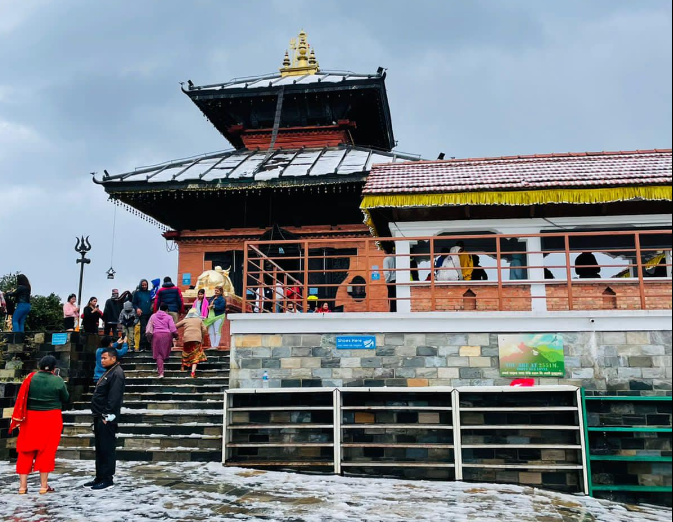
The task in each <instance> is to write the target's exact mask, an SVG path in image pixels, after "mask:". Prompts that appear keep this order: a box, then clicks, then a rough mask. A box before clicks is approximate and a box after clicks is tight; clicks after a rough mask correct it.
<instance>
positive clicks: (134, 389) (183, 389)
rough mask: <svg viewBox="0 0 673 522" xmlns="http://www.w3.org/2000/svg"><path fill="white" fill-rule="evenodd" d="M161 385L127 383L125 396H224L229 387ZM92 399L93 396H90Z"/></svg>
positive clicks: (162, 380)
mask: <svg viewBox="0 0 673 522" xmlns="http://www.w3.org/2000/svg"><path fill="white" fill-rule="evenodd" d="M158 380H159V382H160V383H159V384H139V383H138V382H137V381H138V379H133V380H128V381H126V386H125V388H124V396H126V394H127V393H220V394H222V393H223V392H224V390H226V389H227V386H225V385H223V384H205V381H198V382H200V383H201V384H198V383H195V381H196V379H194V380H190V381H187V383H186V384H182V383H175V384H168V383H165V382H164V381H166V379H165V378H164V379H158ZM88 396H89V397H90V396H91V394H88Z"/></svg>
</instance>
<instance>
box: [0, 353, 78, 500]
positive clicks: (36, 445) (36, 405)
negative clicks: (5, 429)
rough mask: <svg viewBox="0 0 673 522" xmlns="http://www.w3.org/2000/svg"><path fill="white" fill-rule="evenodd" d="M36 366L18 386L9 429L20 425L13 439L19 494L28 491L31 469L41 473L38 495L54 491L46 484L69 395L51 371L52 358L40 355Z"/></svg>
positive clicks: (61, 382)
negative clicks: (36, 369)
mask: <svg viewBox="0 0 673 522" xmlns="http://www.w3.org/2000/svg"><path fill="white" fill-rule="evenodd" d="M38 367H39V370H38V371H36V372H33V373H31V374H30V375H29V376H28V377H26V379H25V380H24V381H23V384H22V385H21V389H20V390H19V396H18V397H17V400H16V404H15V405H14V413H13V414H12V422H11V425H10V432H11V431H12V430H13V429H14V428H15V427H17V426H18V427H19V437H18V439H17V441H16V451H17V453H18V459H17V461H16V472H17V473H18V474H19V495H25V494H26V493H27V492H28V474H29V473H30V472H31V471H38V472H39V473H40V495H43V494H45V493H51V492H53V491H54V489H53V488H52V487H51V486H49V473H50V472H52V471H54V467H55V464H56V463H55V461H56V450H57V449H58V445H59V442H60V441H61V431H63V417H62V415H61V410H62V409H63V405H64V404H65V403H66V402H68V399H69V398H70V397H69V395H68V390H67V389H66V387H65V383H64V382H63V379H61V378H60V377H58V376H56V375H55V374H54V370H55V367H56V358H55V357H53V356H51V355H47V356H46V357H43V358H42V359H40V363H39V365H38Z"/></svg>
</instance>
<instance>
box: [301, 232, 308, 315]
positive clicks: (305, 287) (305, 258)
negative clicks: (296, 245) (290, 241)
mask: <svg viewBox="0 0 673 522" xmlns="http://www.w3.org/2000/svg"><path fill="white" fill-rule="evenodd" d="M303 245H304V283H303V284H304V292H303V294H304V295H303V296H302V302H303V306H304V313H306V312H308V292H309V281H308V275H309V271H308V241H304V242H303Z"/></svg>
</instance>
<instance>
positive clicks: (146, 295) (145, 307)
mask: <svg viewBox="0 0 673 522" xmlns="http://www.w3.org/2000/svg"><path fill="white" fill-rule="evenodd" d="M155 281H156V282H157V284H159V280H158V279H155ZM155 286H156V285H155ZM152 300H153V297H152V290H150V289H149V283H148V282H147V279H141V280H140V283H138V288H136V291H135V292H133V301H132V302H133V308H135V310H136V314H137V315H138V317H140V345H139V348H140V351H141V352H144V351H145V350H149V348H150V343H149V341H148V340H147V335H146V334H145V330H146V329H147V323H148V322H149V320H150V316H151V315H152Z"/></svg>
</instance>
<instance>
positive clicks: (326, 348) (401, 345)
mask: <svg viewBox="0 0 673 522" xmlns="http://www.w3.org/2000/svg"><path fill="white" fill-rule="evenodd" d="M561 335H563V338H564V348H565V368H566V374H565V376H564V377H563V378H538V379H536V382H537V383H538V384H571V385H575V386H583V387H585V388H586V389H588V390H597V391H611V392H616V391H638V392H640V391H643V392H647V391H654V390H656V391H668V390H671V332H670V331H652V332H645V331H643V332H575V333H568V332H566V333H563V334H561ZM376 341H377V347H376V349H375V350H337V349H336V345H335V342H336V335H334V334H323V335H318V334H274V335H248V334H243V335H242V334H236V335H234V336H233V339H232V358H231V387H232V388H237V387H241V388H255V387H261V386H262V375H263V373H264V370H267V371H268V373H269V378H270V382H269V386H270V387H272V388H273V387H277V388H280V387H317V386H471V385H474V386H493V385H496V386H497V385H505V386H506V385H509V384H510V382H511V380H512V379H510V378H503V377H500V370H499V358H498V335H497V334H496V333H492V334H488V333H474V334H451V333H429V334H423V333H406V334H405V333H393V334H390V333H389V334H384V333H380V334H377V335H376Z"/></svg>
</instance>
